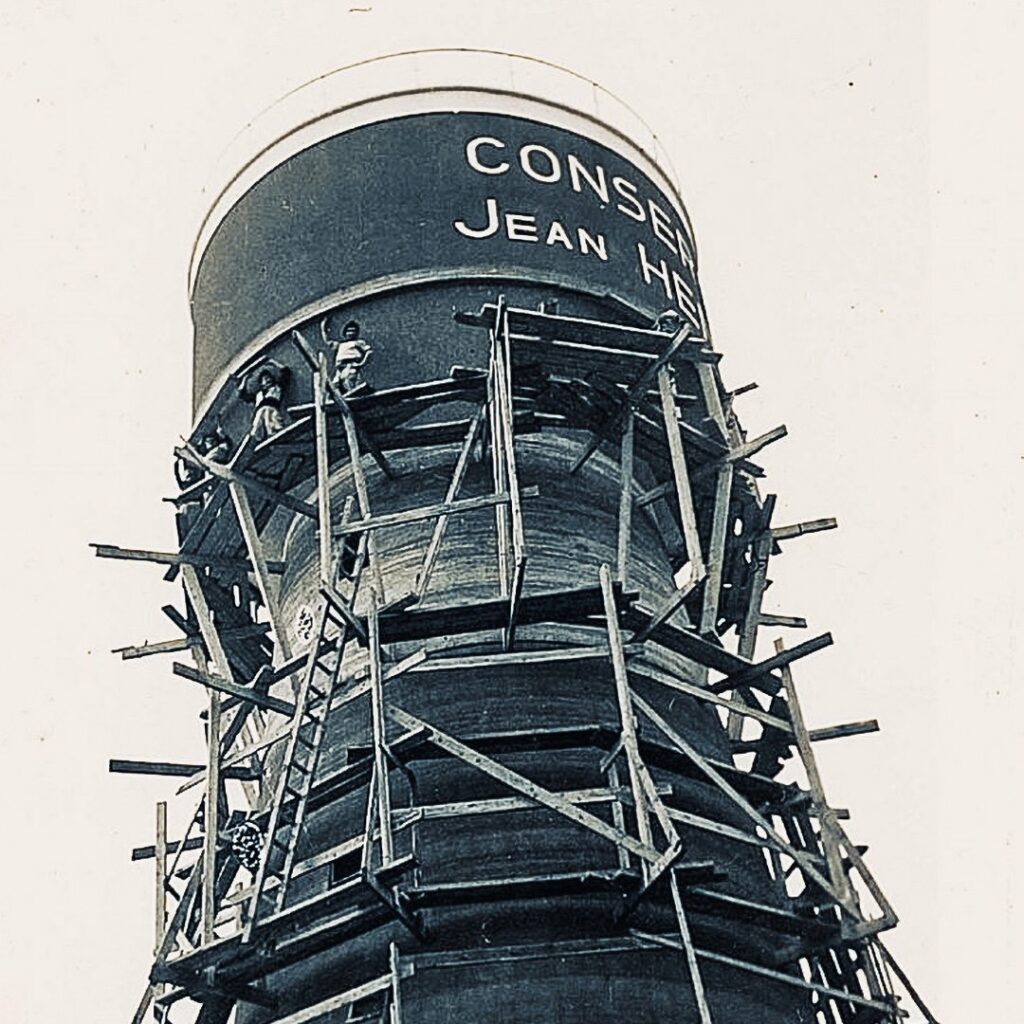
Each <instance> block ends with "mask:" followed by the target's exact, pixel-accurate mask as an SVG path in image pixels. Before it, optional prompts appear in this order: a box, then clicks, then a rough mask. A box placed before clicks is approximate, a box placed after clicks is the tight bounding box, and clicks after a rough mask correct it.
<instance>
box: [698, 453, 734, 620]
mask: <svg viewBox="0 0 1024 1024" xmlns="http://www.w3.org/2000/svg"><path fill="white" fill-rule="evenodd" d="M731 496H732V466H730V465H725V466H722V468H721V469H719V471H718V477H717V479H716V482H715V506H714V513H713V516H712V525H711V540H710V542H709V544H708V561H707V576H706V577H705V581H704V601H703V604H702V606H701V616H700V631H701V633H704V634H707V633H713V632H715V626H716V623H717V621H718V600H719V597H720V595H721V592H722V570H723V567H724V562H725V539H726V536H727V534H728V530H729V500H730V498H731Z"/></svg>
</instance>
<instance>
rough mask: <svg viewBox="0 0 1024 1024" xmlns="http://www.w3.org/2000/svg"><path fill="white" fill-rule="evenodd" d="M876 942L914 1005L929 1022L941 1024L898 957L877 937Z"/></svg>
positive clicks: (929, 1023) (930, 1023)
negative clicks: (926, 1004)
mask: <svg viewBox="0 0 1024 1024" xmlns="http://www.w3.org/2000/svg"><path fill="white" fill-rule="evenodd" d="M874 944H875V945H876V946H877V947H878V949H879V951H880V952H881V954H882V956H883V957H884V958H885V962H886V963H887V964H888V965H889V967H891V968H892V970H893V973H894V974H895V975H896V977H897V978H899V979H900V983H901V984H902V985H903V987H904V988H905V989H906V990H907V994H908V995H909V996H910V998H911V999H913V1001H914V1005H915V1006H916V1007H917V1008H918V1009H919V1010H920V1011H921V1013H922V1014H924V1018H925V1020H926V1021H927V1022H928V1024H939V1022H938V1021H937V1020H936V1019H935V1015H934V1014H933V1013H932V1012H931V1010H929V1009H928V1007H927V1006H925V1004H924V1001H923V1000H922V999H921V996H920V994H919V993H918V991H917V989H915V988H914V986H913V985H912V984H911V983H910V978H909V977H907V974H906V972H905V971H904V970H903V968H902V967H900V965H899V963H898V962H897V961H896V958H895V957H894V956H893V955H892V953H890V952H889V950H888V949H887V948H886V947H885V946H884V945H883V944H882V940H881V939H878V938H876V939H875V940H874Z"/></svg>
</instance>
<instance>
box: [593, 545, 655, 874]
mask: <svg viewBox="0 0 1024 1024" xmlns="http://www.w3.org/2000/svg"><path fill="white" fill-rule="evenodd" d="M600 578H601V593H602V594H603V596H604V615H605V628H606V630H607V632H608V651H609V654H610V655H611V663H612V672H613V674H614V677H615V696H616V699H617V701H618V705H619V722H620V725H621V728H622V748H623V750H624V751H625V754H626V767H627V769H628V771H629V785H630V789H631V790H632V792H633V806H634V808H635V809H636V825H637V835H638V836H639V837H640V842H641V843H643V844H644V846H649V847H652V848H653V847H654V836H653V834H652V832H651V822H650V813H649V811H648V807H647V797H646V794H645V793H644V786H643V782H642V780H641V778H640V769H639V762H640V760H641V759H640V749H639V747H638V745H637V740H636V717H635V715H634V712H633V702H632V700H631V698H630V689H629V676H628V675H627V673H626V657H625V655H624V654H623V651H622V636H621V634H620V632H619V610H618V606H617V605H616V603H615V595H614V594H613V593H612V576H611V570H610V569H609V567H608V565H607V564H605V565H602V566H601V569H600ZM644 880H645V881H646V880H647V866H646V865H644Z"/></svg>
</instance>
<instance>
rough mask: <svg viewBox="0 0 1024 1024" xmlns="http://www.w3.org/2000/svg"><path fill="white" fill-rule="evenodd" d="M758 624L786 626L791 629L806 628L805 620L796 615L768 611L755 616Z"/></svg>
mask: <svg viewBox="0 0 1024 1024" xmlns="http://www.w3.org/2000/svg"><path fill="white" fill-rule="evenodd" d="M757 623H758V625H759V626H786V627H790V628H792V629H806V628H807V620H806V619H804V618H801V617H800V616H798V615H775V614H773V613H769V612H761V614H760V615H758V617H757Z"/></svg>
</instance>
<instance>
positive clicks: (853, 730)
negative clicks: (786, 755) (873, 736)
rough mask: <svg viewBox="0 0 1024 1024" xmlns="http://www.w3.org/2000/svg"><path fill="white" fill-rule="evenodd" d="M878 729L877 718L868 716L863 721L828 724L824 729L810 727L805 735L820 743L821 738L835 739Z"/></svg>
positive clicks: (864, 733)
mask: <svg viewBox="0 0 1024 1024" xmlns="http://www.w3.org/2000/svg"><path fill="white" fill-rule="evenodd" d="M878 729H879V725H878V720H877V719H875V718H869V719H867V720H866V721H864V722H847V723H845V724H844V725H830V726H827V727H826V728H824V729H811V730H809V731H808V733H807V736H808V738H809V739H810V740H811V742H812V743H820V742H821V741H823V740H837V739H842V738H844V737H846V736H864V735H867V734H868V733H872V732H878Z"/></svg>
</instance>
